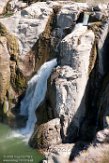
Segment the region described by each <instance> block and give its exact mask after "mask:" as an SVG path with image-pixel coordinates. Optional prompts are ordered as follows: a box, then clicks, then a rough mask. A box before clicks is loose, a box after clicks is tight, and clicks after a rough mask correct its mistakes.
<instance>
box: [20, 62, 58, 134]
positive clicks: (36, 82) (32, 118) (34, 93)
mask: <svg viewBox="0 0 109 163" xmlns="http://www.w3.org/2000/svg"><path fill="white" fill-rule="evenodd" d="M56 65H57V59H52V60H51V61H48V62H45V63H44V64H43V65H42V66H41V68H40V69H39V71H38V73H37V74H36V75H34V76H33V77H32V78H31V80H30V81H29V82H28V87H27V90H26V94H25V97H24V99H23V100H22V102H21V107H20V115H23V116H27V117H28V120H27V123H26V127H25V128H23V129H21V133H22V134H24V135H27V134H29V135H30V136H31V134H32V132H33V131H34V127H35V123H36V121H37V117H36V114H35V111H36V109H37V108H38V106H39V105H40V103H41V102H42V101H43V100H44V97H45V94H46V91H47V79H48V78H49V76H50V74H51V72H52V69H53V68H54V67H55V66H56Z"/></svg>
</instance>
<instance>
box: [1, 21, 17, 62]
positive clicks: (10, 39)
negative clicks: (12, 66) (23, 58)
mask: <svg viewBox="0 0 109 163" xmlns="http://www.w3.org/2000/svg"><path fill="white" fill-rule="evenodd" d="M0 36H4V37H6V39H7V47H8V50H9V54H10V56H11V59H12V60H17V56H18V54H19V45H18V40H17V38H16V37H15V36H14V35H12V34H10V33H9V31H8V30H7V28H6V27H5V26H4V25H3V24H2V23H0Z"/></svg>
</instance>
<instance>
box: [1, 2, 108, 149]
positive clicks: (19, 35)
mask: <svg viewBox="0 0 109 163" xmlns="http://www.w3.org/2000/svg"><path fill="white" fill-rule="evenodd" d="M7 2H8V1H6V3H5V9H7V10H6V11H7V12H5V13H8V14H4V2H3V3H1V2H0V4H1V6H2V10H1V9H0V12H1V16H0V119H1V121H8V123H9V124H10V125H12V126H16V123H15V121H16V117H17V115H18V113H19V108H20V101H21V100H22V98H23V97H24V94H25V90H26V86H27V81H28V80H29V79H30V78H31V77H32V76H33V75H34V74H35V73H36V72H37V70H38V69H39V68H40V66H41V65H42V64H43V63H44V62H45V61H47V60H48V59H51V58H54V57H57V59H58V66H57V67H56V68H55V69H54V71H53V73H52V75H51V77H50V78H49V80H48V90H47V93H46V97H45V100H44V101H43V102H42V103H41V105H40V106H39V108H38V109H37V112H36V116H37V119H38V122H37V126H36V128H37V129H35V131H34V133H33V135H32V137H31V139H30V142H29V143H30V145H31V146H33V147H38V148H47V147H50V146H51V145H57V144H60V143H72V142H75V141H77V140H80V139H81V140H85V141H92V140H93V138H94V136H95V134H96V132H97V131H98V130H100V129H103V128H104V127H108V125H109V122H108V116H109V111H108V87H109V86H108V71H109V66H108V59H109V57H108V51H109V38H108V36H109V34H108V29H109V20H108V16H109V9H108V6H107V5H103V6H101V5H98V6H88V5H87V4H85V3H74V2H71V1H68V2H65V1H56V2H51V1H50V2H37V3H34V4H31V5H30V6H28V3H24V2H22V1H14V0H13V1H11V2H9V3H8V4H7ZM7 6H8V7H7ZM10 13H11V14H10ZM85 17H89V20H88V24H87V23H86V24H84V23H83V20H84V22H85ZM20 118H22V117H20ZM20 120H21V119H20ZM17 121H19V117H17Z"/></svg>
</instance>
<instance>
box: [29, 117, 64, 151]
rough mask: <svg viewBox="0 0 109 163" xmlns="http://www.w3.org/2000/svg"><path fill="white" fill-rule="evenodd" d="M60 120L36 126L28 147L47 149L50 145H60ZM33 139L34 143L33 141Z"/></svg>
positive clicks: (56, 119)
mask: <svg viewBox="0 0 109 163" xmlns="http://www.w3.org/2000/svg"><path fill="white" fill-rule="evenodd" d="M60 128H61V126H60V119H59V118H55V119H53V120H51V121H49V122H47V123H44V124H41V125H40V126H39V127H38V126H37V130H36V131H35V132H34V133H33V136H32V137H33V138H32V137H31V139H30V142H29V143H30V145H32V146H33V144H34V142H36V144H34V145H35V147H37V148H39V149H40V148H48V147H49V146H51V145H57V144H60V143H61V136H60ZM34 139H35V141H34Z"/></svg>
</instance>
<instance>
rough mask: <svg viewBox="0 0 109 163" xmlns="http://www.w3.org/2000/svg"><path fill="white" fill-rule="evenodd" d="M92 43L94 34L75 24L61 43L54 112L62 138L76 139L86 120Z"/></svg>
mask: <svg viewBox="0 0 109 163" xmlns="http://www.w3.org/2000/svg"><path fill="white" fill-rule="evenodd" d="M94 39H95V35H94V33H93V31H91V30H88V29H87V27H86V26H83V25H82V24H77V25H76V26H75V29H74V30H73V31H72V32H71V33H70V34H69V35H67V36H66V37H65V38H64V39H63V40H62V41H61V48H60V49H61V50H60V55H61V66H60V67H58V68H57V69H56V71H57V72H58V73H59V77H58V78H56V81H55V85H56V110H57V113H58V115H59V117H60V118H61V119H62V123H63V126H62V128H63V136H64V137H67V136H68V137H69V136H70V138H71V139H72V138H74V139H75V137H77V136H78V132H79V127H80V122H81V121H82V119H83V118H84V116H85V109H86V106H85V91H86V86H87V81H88V77H89V68H90V58H91V55H92V54H91V52H92V48H93V45H94ZM68 126H69V127H68ZM70 126H71V127H70ZM69 128H70V129H69ZM68 139H69V138H68ZM69 140H70V139H69ZM72 140H73V139H72Z"/></svg>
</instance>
